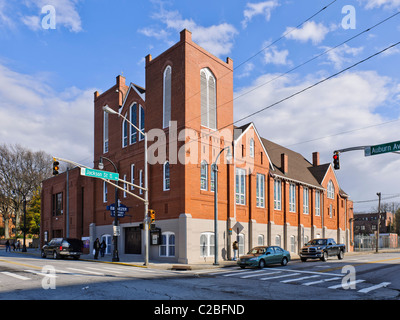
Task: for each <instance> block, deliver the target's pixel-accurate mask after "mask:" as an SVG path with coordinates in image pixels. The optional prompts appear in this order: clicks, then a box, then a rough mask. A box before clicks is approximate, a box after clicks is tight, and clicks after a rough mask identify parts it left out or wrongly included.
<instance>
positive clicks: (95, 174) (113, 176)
mask: <svg viewBox="0 0 400 320" xmlns="http://www.w3.org/2000/svg"><path fill="white" fill-rule="evenodd" d="M81 176H86V177H92V178H100V179H108V180H117V181H118V180H119V174H118V173H115V172H109V171H102V170H95V169H89V168H81Z"/></svg>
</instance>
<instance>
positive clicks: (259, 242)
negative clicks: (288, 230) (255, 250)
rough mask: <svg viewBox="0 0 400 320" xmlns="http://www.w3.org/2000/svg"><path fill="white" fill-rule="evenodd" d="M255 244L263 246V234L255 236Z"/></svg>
mask: <svg viewBox="0 0 400 320" xmlns="http://www.w3.org/2000/svg"><path fill="white" fill-rule="evenodd" d="M257 245H258V246H263V245H264V235H263V234H259V235H258V237H257Z"/></svg>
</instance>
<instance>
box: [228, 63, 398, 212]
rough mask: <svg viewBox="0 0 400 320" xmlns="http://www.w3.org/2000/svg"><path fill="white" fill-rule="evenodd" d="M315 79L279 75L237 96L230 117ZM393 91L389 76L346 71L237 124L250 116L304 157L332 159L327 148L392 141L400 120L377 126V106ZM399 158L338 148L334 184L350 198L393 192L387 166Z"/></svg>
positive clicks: (262, 129) (395, 175) (269, 76)
mask: <svg viewBox="0 0 400 320" xmlns="http://www.w3.org/2000/svg"><path fill="white" fill-rule="evenodd" d="M275 77H276V75H273V74H266V75H263V76H262V77H259V78H258V79H257V80H256V81H255V82H254V83H252V84H251V85H250V86H249V87H246V88H242V89H241V90H239V91H237V92H235V96H240V95H242V94H243V93H245V92H247V91H249V90H252V89H254V88H255V87H258V86H260V85H262V84H264V83H267V82H268V81H269V80H271V79H272V78H275ZM304 79H306V80H304ZM318 80H320V78H316V76H314V75H310V76H306V77H304V78H300V77H299V76H298V75H290V76H289V75H286V76H283V77H280V78H279V79H278V80H276V81H272V82H270V83H269V84H268V85H265V86H262V87H261V88H259V89H256V90H255V91H254V92H251V93H250V94H248V95H245V96H242V97H240V98H238V99H237V100H236V101H235V106H234V110H235V112H234V114H235V120H237V119H240V118H242V117H244V116H246V115H248V114H250V113H252V112H254V111H256V110H259V109H261V108H263V107H266V106H269V105H271V104H272V103H275V102H277V101H279V100H280V99H283V98H285V97H288V96H290V95H291V94H293V93H295V92H298V91H300V90H302V89H304V88H305V87H307V86H309V85H311V84H313V83H315V82H317V81H318ZM399 93H400V85H399V84H398V83H395V80H394V79H391V78H389V77H384V76H381V75H379V74H378V73H376V72H375V71H360V72H347V73H344V74H342V75H341V76H339V77H337V78H333V79H331V80H329V81H327V82H324V83H322V84H321V85H318V86H316V87H314V88H312V89H310V90H308V91H305V92H304V93H302V94H299V95H298V96H296V97H294V98H292V99H289V100H287V101H285V102H283V103H281V104H278V105H276V106H274V107H272V108H270V109H267V110H265V111H263V112H261V113H258V114H257V116H255V117H252V118H248V119H246V120H245V121H244V122H238V123H237V125H242V124H244V123H245V122H249V121H253V122H254V123H255V125H256V127H257V129H258V131H259V132H260V135H261V136H262V137H265V138H266V139H269V140H271V141H274V142H276V143H279V144H281V145H283V146H287V147H288V148H290V149H292V150H295V151H297V152H299V153H301V154H302V155H303V156H304V157H305V158H306V159H308V160H311V159H312V157H311V155H312V152H314V151H319V152H320V156H321V163H327V162H331V161H332V153H333V151H334V150H337V149H342V148H347V147H353V146H362V145H374V144H380V143H385V142H390V141H395V140H398V137H399V136H398V126H399V122H400V121H396V122H391V123H388V124H385V125H380V126H377V124H381V123H384V122H387V121H388V120H390V119H388V118H384V117H383V116H381V115H380V114H378V113H377V110H378V107H379V108H381V107H382V106H386V105H387V104H390V103H392V101H393V100H394V99H395V96H396V95H398V94H399ZM399 118H400V112H399V111H398V109H397V111H395V112H393V113H392V119H399ZM352 130H353V131H352ZM348 131H352V132H348ZM345 132H348V133H345ZM310 140H314V141H310ZM307 141H310V142H307ZM396 156H397V157H396ZM399 158H400V157H399V155H382V156H374V157H364V154H363V152H362V151H355V152H348V153H343V154H341V169H340V170H339V171H337V172H336V175H337V177H338V179H339V183H340V186H341V188H343V190H345V191H346V192H347V193H348V194H349V195H350V197H351V199H353V200H363V199H371V197H372V198H374V196H375V194H376V192H379V191H381V192H382V193H395V192H394V191H393V190H397V189H398V186H397V184H398V181H399V179H400V171H399V170H397V171H396V170H393V171H391V170H389V168H395V165H397V166H398V165H399V162H400V159H399ZM389 171H390V172H389ZM396 188H397V189H396ZM369 206H370V204H369ZM368 208H369V207H368ZM362 209H365V208H362V207H361V206H360V205H356V204H355V210H362Z"/></svg>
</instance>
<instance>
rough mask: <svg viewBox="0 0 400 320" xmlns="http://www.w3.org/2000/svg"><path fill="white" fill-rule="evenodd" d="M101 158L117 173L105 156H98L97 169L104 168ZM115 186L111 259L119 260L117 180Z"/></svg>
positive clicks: (115, 167)
mask: <svg viewBox="0 0 400 320" xmlns="http://www.w3.org/2000/svg"><path fill="white" fill-rule="evenodd" d="M103 159H105V160H107V161H108V162H110V163H111V164H112V165H113V167H114V170H115V172H116V173H118V169H117V166H116V165H115V164H114V162H112V161H111V160H110V159H108V158H106V157H102V156H100V162H99V169H100V170H103V169H104V164H103ZM115 184H116V187H115V205H114V210H115V211H114V212H115V218H114V250H113V257H112V261H119V254H118V230H117V229H118V181H116V182H115Z"/></svg>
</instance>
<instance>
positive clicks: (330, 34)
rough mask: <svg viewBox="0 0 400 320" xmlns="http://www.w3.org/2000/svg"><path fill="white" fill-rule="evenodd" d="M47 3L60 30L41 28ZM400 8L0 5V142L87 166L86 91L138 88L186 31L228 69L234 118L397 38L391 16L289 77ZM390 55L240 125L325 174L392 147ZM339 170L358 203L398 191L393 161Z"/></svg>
mask: <svg viewBox="0 0 400 320" xmlns="http://www.w3.org/2000/svg"><path fill="white" fill-rule="evenodd" d="M46 5H52V6H53V7H54V9H55V17H56V20H55V21H56V24H55V29H44V28H43V26H42V21H43V19H46V17H47V14H48V12H47V11H45V12H44V13H42V8H43V7H45V6H46ZM326 5H329V7H328V8H326V9H325V10H323V11H321V12H320V13H319V14H317V15H316V16H314V17H312V18H311V19H310V20H309V21H307V22H306V23H305V24H303V25H301V26H300V27H299V28H298V29H293V28H294V27H296V26H298V25H299V24H300V23H302V22H303V21H305V20H306V19H308V18H310V17H311V16H313V15H314V14H315V13H317V12H318V11H319V10H321V9H322V8H323V7H324V6H326ZM346 6H347V7H346ZM349 6H350V7H349ZM344 7H345V8H350V9H352V10H353V11H347V10H344V11H343V12H342V10H343V9H344ZM399 10H400V0H337V1H333V0H323V1H293V0H292V1H290V0H287V1H285V0H268V1H257V0H252V1H249V2H247V1H226V0H219V1H210V0H204V1H190V0H189V1H174V0H169V1H167V0H166V1H163V0H154V1H132V0H116V1H106V0H23V1H21V0H0V44H1V45H0V143H20V144H22V145H24V146H26V147H29V148H31V149H34V150H38V149H41V150H45V151H46V152H48V153H50V154H51V155H57V156H60V157H65V158H70V159H73V160H75V161H78V162H81V163H85V164H88V165H90V164H91V161H92V156H91V155H92V149H93V123H92V120H93V115H92V110H93V92H94V91H96V90H99V91H100V92H102V91H105V90H107V89H108V88H109V87H110V86H112V85H113V84H114V83H115V77H116V76H117V75H118V74H121V72H123V74H124V76H125V77H126V79H127V82H128V83H129V82H134V83H137V84H139V85H142V86H144V84H145V79H144V73H145V72H144V57H145V56H146V55H147V54H149V53H150V54H152V56H153V57H155V56H157V55H159V54H160V53H162V52H163V51H165V50H166V49H168V48H169V47H170V46H171V45H173V44H174V43H176V42H177V41H179V32H180V31H181V30H182V29H184V28H187V29H189V30H190V31H191V32H192V33H193V40H194V41H195V42H197V43H198V44H199V45H201V46H203V47H204V48H205V49H207V50H209V51H210V52H211V53H213V54H214V55H216V56H218V57H219V58H221V59H223V60H225V58H226V57H228V56H229V57H230V58H232V59H233V61H234V67H235V71H234V96H235V101H234V108H235V110H234V111H235V120H239V119H241V118H242V117H245V116H247V115H248V114H250V113H251V112H255V111H257V110H259V109H260V108H263V107H266V106H268V105H270V104H272V103H274V102H276V101H278V100H280V99H282V98H285V97H287V96H289V95H291V94H293V93H295V92H297V91H299V90H302V89H303V88H305V87H307V86H310V85H312V84H313V83H315V82H317V81H319V80H321V79H323V78H325V77H327V76H330V75H332V74H334V73H336V72H338V71H340V70H342V69H344V68H346V67H348V66H350V65H352V64H354V63H356V62H358V61H360V60H362V59H364V58H366V57H368V56H370V55H372V54H374V53H376V52H378V51H379V50H382V49H383V48H385V47H387V46H389V45H391V44H393V43H396V42H398V41H400V15H397V16H395V17H393V18H391V19H390V20H388V21H386V22H385V23H382V24H381V25H380V26H378V27H376V28H374V29H372V30H371V31H369V32H366V33H364V34H362V35H361V36H359V37H357V38H356V39H354V40H352V41H349V42H348V43H346V44H345V45H342V46H340V47H338V48H337V49H335V50H331V51H329V52H328V53H326V54H324V55H322V56H321V57H319V58H317V59H315V60H313V61H311V62H310V63H307V64H306V65H304V66H302V67H300V68H298V69H296V70H295V71H293V72H289V73H287V74H285V73H286V72H287V71H288V70H291V69H292V68H295V67H297V66H299V65H300V64H302V63H304V62H306V61H307V60H309V59H311V58H312V57H315V56H317V55H319V54H321V53H323V52H324V51H326V50H329V49H330V48H332V47H334V46H336V45H338V44H340V43H342V42H344V41H346V40H348V39H350V38H351V37H353V36H355V35H357V34H358V33H360V32H362V31H364V30H366V29H367V28H369V27H372V26H374V25H375V24H377V23H379V22H381V21H383V20H384V19H386V18H388V17H390V16H391V15H393V14H395V13H396V12H398V11H399ZM351 13H354V15H349V14H351ZM347 18H351V19H350V20H347ZM343 19H344V20H345V22H353V25H352V28H346V27H345V24H343V23H342V20H343ZM283 35H285V36H283ZM282 36H283V37H282ZM281 37H282V39H280V40H279V41H277V42H276V43H274V44H272V45H271V43H273V42H274V41H275V40H277V39H279V38H281ZM399 58H400V45H399V46H397V47H395V48H393V49H391V50H390V51H387V52H385V53H384V54H381V55H379V56H377V57H374V58H372V59H371V60H369V61H366V62H365V63H362V64H360V65H359V66H357V67H355V68H353V69H351V70H349V71H347V72H346V73H343V74H340V75H339V76H338V77H335V78H333V79H331V80H329V81H327V82H325V83H323V84H321V85H318V86H316V87H315V88H313V89H310V90H309V91H307V92H305V93H303V94H301V95H298V96H296V97H294V98H293V99H290V100H288V101H285V102H284V103H281V104H279V105H277V106H275V107H273V108H271V109H268V110H266V111H264V112H262V113H260V114H258V115H257V116H256V117H253V118H250V119H246V121H244V122H240V121H238V122H237V125H242V124H244V123H245V122H249V121H253V122H254V123H255V125H256V127H257V129H258V131H259V132H260V134H261V135H262V136H263V137H265V138H267V139H270V140H272V141H274V142H277V143H279V144H282V145H284V146H288V147H289V148H291V149H293V150H295V151H298V152H300V153H301V154H303V156H304V157H305V158H307V159H308V160H311V154H312V152H314V151H319V152H320V154H321V162H323V163H324V162H330V161H331V157H332V151H333V150H335V149H341V148H346V147H351V146H356V145H369V144H379V143H384V142H390V141H397V140H400V134H399V130H398V129H399V126H400V121H396V120H398V119H400V75H399ZM275 78H276V79H275ZM310 140H312V141H310ZM341 167H342V168H341V170H339V171H337V172H336V174H337V176H338V179H339V181H340V183H341V187H342V188H343V189H344V190H345V191H346V192H348V193H349V194H350V195H351V198H352V199H353V200H356V201H357V200H369V199H374V198H376V192H382V194H383V195H384V196H385V195H387V196H389V195H393V194H399V193H400V189H399V187H398V181H399V179H400V171H399V170H398V168H399V167H400V155H395V154H387V155H381V156H374V157H368V158H366V157H364V155H363V153H362V152H352V153H343V154H342V155H341ZM396 182H397V183H396ZM393 200H394V201H399V199H398V198H397V199H396V198H395V199H393ZM393 200H392V201H393ZM374 205H376V203H374V202H371V203H362V204H361V203H360V204H356V205H355V208H357V209H359V210H367V209H369V208H370V207H372V206H374Z"/></svg>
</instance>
